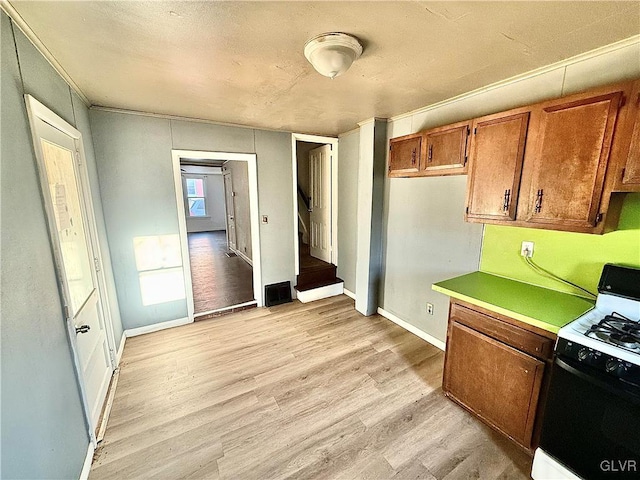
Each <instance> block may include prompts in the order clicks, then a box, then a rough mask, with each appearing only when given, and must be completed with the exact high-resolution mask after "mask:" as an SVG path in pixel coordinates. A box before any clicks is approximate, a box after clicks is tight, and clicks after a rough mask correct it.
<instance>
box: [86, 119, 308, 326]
mask: <svg viewBox="0 0 640 480" xmlns="http://www.w3.org/2000/svg"><path fill="white" fill-rule="evenodd" d="M90 118H91V127H92V129H93V134H94V144H95V150H96V157H97V158H98V167H99V170H98V173H99V178H100V187H101V189H102V202H103V206H104V214H105V222H106V225H107V231H108V238H109V244H110V245H111V252H112V259H113V260H112V263H113V269H114V275H115V278H116V285H117V287H118V301H119V304H120V312H121V316H122V323H123V325H124V328H125V329H128V328H135V327H141V326H145V325H151V324H154V323H159V322H163V321H168V320H174V319H177V318H183V317H185V316H186V315H187V309H186V301H183V300H180V301H174V302H167V303H163V304H158V305H153V306H146V307H145V306H143V305H142V301H141V298H140V287H139V284H138V272H137V270H136V264H135V257H134V252H133V238H134V237H136V236H143V235H165V234H178V218H177V206H176V199H175V189H174V184H173V171H172V162H171V149H172V148H173V149H179V150H201V151H217V152H233V153H256V155H257V159H258V166H257V167H258V168H257V169H258V191H259V193H258V204H259V213H260V215H268V217H269V223H268V224H263V223H261V225H260V242H261V249H262V252H264V253H263V256H262V262H261V263H262V276H263V285H264V284H270V283H275V282H281V281H286V280H289V281H291V282H292V285H293V282H294V279H295V275H294V256H293V225H292V224H291V216H292V208H293V207H292V206H293V198H292V192H291V184H292V169H291V135H290V134H289V133H284V132H269V131H263V130H253V129H250V128H241V127H229V126H223V125H214V124H209V123H203V122H196V121H184V120H169V119H162V118H155V117H150V116H144V115H131V114H124V113H115V112H106V111H102V110H91V111H90Z"/></svg>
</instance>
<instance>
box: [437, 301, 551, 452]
mask: <svg viewBox="0 0 640 480" xmlns="http://www.w3.org/2000/svg"><path fill="white" fill-rule="evenodd" d="M470 307H472V306H471V305H468V304H464V305H462V304H459V303H457V302H452V305H451V312H450V316H449V329H448V338H447V350H446V356H445V368H444V379H443V390H444V391H445V393H446V395H447V396H449V397H450V398H452V399H453V400H455V401H456V402H457V403H459V404H461V405H462V406H464V407H465V408H467V409H468V410H470V411H471V412H472V413H474V414H475V415H477V416H478V417H479V418H480V419H482V420H483V421H484V422H485V423H487V424H489V425H490V426H492V427H493V428H495V429H496V430H498V431H500V432H501V433H503V434H504V435H506V436H508V437H509V438H511V439H512V440H513V441H515V442H516V443H518V444H519V445H521V446H522V447H524V448H525V449H527V450H529V451H532V450H533V449H534V448H535V446H536V443H537V435H536V433H537V432H536V426H537V423H536V421H537V418H538V415H537V414H538V412H539V411H540V409H541V396H542V395H541V392H542V391H544V388H543V384H544V382H545V373H546V372H547V370H549V368H548V365H547V363H548V361H550V359H551V355H552V352H553V343H554V340H553V338H550V337H551V336H552V334H549V336H542V335H539V334H538V333H534V332H532V331H529V330H527V329H526V328H523V327H522V326H518V325H516V323H520V322H517V321H516V320H512V319H506V318H505V317H502V318H497V317H493V316H490V315H487V314H486V313H484V312H480V311H477V310H475V309H473V308H470ZM506 320H510V321H506ZM523 325H524V324H523Z"/></svg>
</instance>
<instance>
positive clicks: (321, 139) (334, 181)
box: [291, 133, 338, 275]
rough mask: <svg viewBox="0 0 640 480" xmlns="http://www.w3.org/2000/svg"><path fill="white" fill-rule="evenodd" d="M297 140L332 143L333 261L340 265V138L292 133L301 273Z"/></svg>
mask: <svg viewBox="0 0 640 480" xmlns="http://www.w3.org/2000/svg"><path fill="white" fill-rule="evenodd" d="M296 142H311V143H319V144H324V145H326V144H329V145H331V263H333V264H334V265H336V266H337V265H338V139H337V138H335V137H322V136H320V135H306V134H303V133H292V134H291V165H292V168H293V175H292V177H293V253H294V260H295V274H296V275H299V274H300V248H299V246H298V155H297V153H298V152H297V144H296Z"/></svg>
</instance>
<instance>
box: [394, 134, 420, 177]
mask: <svg viewBox="0 0 640 480" xmlns="http://www.w3.org/2000/svg"><path fill="white" fill-rule="evenodd" d="M421 153H422V135H421V134H413V135H406V136H404V137H398V138H392V139H391V140H390V141H389V176H398V177H401V176H406V175H407V174H411V173H418V170H419V167H420V157H421Z"/></svg>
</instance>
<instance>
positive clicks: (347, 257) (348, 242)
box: [338, 130, 360, 293]
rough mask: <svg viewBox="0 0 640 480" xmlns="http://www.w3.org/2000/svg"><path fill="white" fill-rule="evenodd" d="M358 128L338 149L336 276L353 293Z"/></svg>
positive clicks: (356, 225) (354, 289) (354, 279)
mask: <svg viewBox="0 0 640 480" xmlns="http://www.w3.org/2000/svg"><path fill="white" fill-rule="evenodd" d="M359 161H360V131H359V130H355V131H354V132H351V133H349V134H347V135H343V136H340V140H339V148H338V277H340V278H341V279H342V280H344V288H346V289H347V290H349V291H350V292H351V293H355V292H356V254H357V240H358V163H359Z"/></svg>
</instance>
